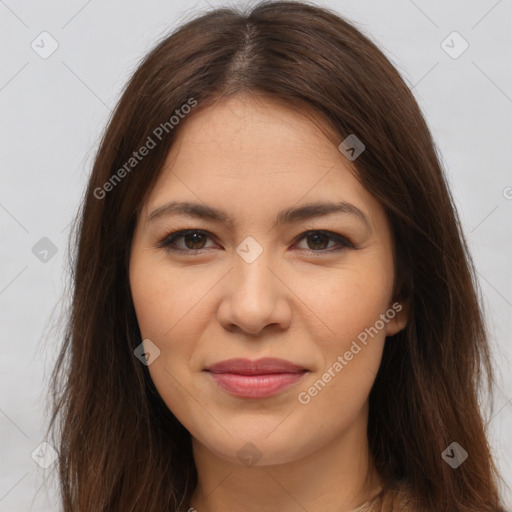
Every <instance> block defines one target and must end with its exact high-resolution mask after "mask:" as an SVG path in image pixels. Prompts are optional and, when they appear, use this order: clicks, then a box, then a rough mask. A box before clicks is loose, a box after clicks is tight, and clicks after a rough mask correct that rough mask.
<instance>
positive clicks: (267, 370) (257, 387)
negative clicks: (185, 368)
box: [204, 358, 310, 398]
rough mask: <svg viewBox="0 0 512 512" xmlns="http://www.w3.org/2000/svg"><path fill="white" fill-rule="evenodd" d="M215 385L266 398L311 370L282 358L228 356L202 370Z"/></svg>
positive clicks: (233, 393)
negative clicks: (238, 357)
mask: <svg viewBox="0 0 512 512" xmlns="http://www.w3.org/2000/svg"><path fill="white" fill-rule="evenodd" d="M204 371H205V372H207V373H208V374H209V375H210V376H211V378H212V379H213V380H214V381H215V382H216V383H217V384H218V386H219V387H220V388H221V389H222V390H224V391H226V392H228V393H230V394H231V395H235V396H238V397H241V398H265V397H269V396H272V395H275V394H277V393H280V392H282V391H284V390H285V389H287V388H289V387H290V386H293V385H294V384H296V383H297V382H299V381H300V380H301V379H302V378H303V377H304V375H305V374H306V373H309V371H310V370H308V369H307V368H304V367H303V366H301V365H298V364H295V363H292V362H290V361H287V360H285V359H276V358H262V359H257V360H254V361H251V360H250V359H228V360H226V361H221V362H219V363H215V364H213V365H211V366H209V367H208V368H205V369H204Z"/></svg>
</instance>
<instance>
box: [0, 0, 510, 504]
mask: <svg viewBox="0 0 512 512" xmlns="http://www.w3.org/2000/svg"><path fill="white" fill-rule="evenodd" d="M242 4H244V5H245V2H241V1H236V2H235V1H233V2H232V3H231V5H242ZM318 4H319V5H323V6H327V7H331V8H334V9H335V10H336V11H337V12H339V13H340V14H341V15H343V16H345V17H346V18H347V19H348V20H350V21H352V22H354V23H355V24H356V26H357V27H358V28H359V29H360V30H361V31H363V32H364V33H365V34H366V35H368V36H369V37H370V38H371V39H372V40H373V41H375V42H376V43H377V44H378V46H379V47H380V48H381V49H382V50H383V51H384V53H385V54H386V55H387V56H388V58H389V59H390V60H391V61H392V62H393V64H394V65H395V66H396V67H397V68H398V70H399V71H400V73H401V74H402V76H403V77H404V79H405V80H406V82H407V83H408V84H409V86H410V87H411V88H412V89H413V92H414V94H415V96H416V98H417V100H418V102H419V104H420V106H421V109H422V111H423V113H424V115H425V117H426V120H427V123H428V125H429V127H430V129H431V131H432V134H433V137H434V140H435V142H436V144H437V147H438V149H439V153H440V155H441V159H442V163H443V166H444V168H445V170H446V173H447V176H448V181H449V185H450V187H451V190H452V193H453V196H454V199H455V202H456V206H457V208H458V211H459V214H460V216H461V219H462V221H463V226H464V230H465V233H466V236H467V240H468V242H469V244H470V248H471V251H472V254H473V258H474V261H475V264H476V267H477V269H478V279H479V283H480V286H481V290H482V294H483V301H484V307H485V312H486V314H487V318H488V323H489V328H490V334H491V336H490V337H491V342H492V350H493V356H494V358H495V360H496V365H497V369H498V373H497V376H498V390H497V394H496V397H495V403H494V412H493V414H492V416H491V417H490V418H488V420H489V421H488V431H489V438H490V441H491V444H492V449H493V452H494V454H495V457H496V460H497V463H498V466H499V469H500V470H501V472H502V475H503V477H504V479H505V481H506V482H507V484H508V485H509V486H510V487H511V488H512V485H511V484H512V462H511V458H512V436H511V432H512V347H511V343H510V332H511V328H512V323H511V318H512V289H511V288H512V287H511V282H512V279H511V277H512V276H511V266H510V262H511V261H512V229H511V222H510V221H511V218H512V172H511V159H510V150H511V145H512V139H511V136H512V69H511V65H510V62H511V61H510V52H511V50H512V0H498V1H496V0H480V1H474V0H473V1H467V0H465V1H462V0H457V1H453V0H452V1H451V2H444V1H441V0H434V1H432V0H431V1H428V2H427V1H426V0H414V1H413V0H393V1H388V2H382V1H378V0H359V1H356V0H353V1H348V0H347V1H344V0H339V1H335V0H331V1H325V2H323V3H320V2H318ZM209 5H212V6H219V5H226V4H225V3H221V2H216V1H214V0H210V3H209V4H208V3H207V2H206V1H199V0H197V1H196V2H195V3H192V2H178V1H158V0H147V1H138V2H136V1H133V0H131V1H128V0H123V1H121V0H112V1H109V2H100V1H99V0H89V1H87V0H71V1H67V2H57V1H41V2H21V1H17V0H5V1H4V0H0V38H1V45H0V52H1V59H2V60H1V63H2V64H1V68H0V102H1V116H0V141H1V160H0V165H1V187H0V227H1V231H0V233H1V245H0V247H1V252H0V257H1V260H0V312H1V329H2V344H1V358H0V389H1V395H0V429H1V430H0V433H1V435H0V449H1V455H0V460H1V466H0V510H2V511H4V512H14V511H15V512H21V511H29V510H35V511H41V512H45V511H50V510H52V511H55V510H58V509H59V501H58V495H57V494H56V490H55V487H52V486H51V485H50V486H48V487H43V486H42V482H43V476H44V473H45V472H51V471H52V470H53V469H55V467H56V464H54V465H53V466H50V467H49V468H48V469H46V470H45V469H43V468H42V467H40V466H39V465H38V464H36V462H35V460H34V458H33V457H32V456H31V454H33V453H34V450H37V449H38V447H39V446H40V444H41V443H42V442H43V441H44V437H43V436H44V432H45V427H46V423H45V422H46V421H47V412H46V386H47V380H48V376H49V372H50V370H51V366H52V363H53V362H54V358H55V356H56V354H57V348H58V346H59V343H60V340H59V339H58V337H57V336H56V335H54V336H53V337H52V336H51V331H50V330H49V329H50V327H51V325H52V323H53V322H55V315H54V317H53V318H52V316H51V314H52V311H53V310H54V307H55V306H56V304H57V303H58V301H59V299H60V297H61V294H62V291H63V286H64V283H65V279H66V275H67V274H66V272H67V271H66V252H67V247H66V246H67V243H68V234H69V229H70V222H71V220H72V218H73V216H74V214H75V212H76V210H77V208H78V205H79V202H80V199H81V196H82V193H83V190H84V188H85V185H86V182H87V179H88V176H89V173H90V171H91V166H92V161H93V157H94V154H95V151H96V149H97V144H98V141H99V138H100V136H101V134H102V132H103V129H104V127H105V124H106V122H107V120H108V117H109V115H110V113H111V110H112V109H113V108H114V106H115V104H116V102H117V100H118V99H119V96H120V94H121V92H122V90H123V88H124V86H125V84H126V81H127V80H128V78H129V76H130V75H131V73H132V72H133V71H134V69H135V68H136V66H137V64H138V62H139V61H140V59H141V58H142V56H143V55H144V54H145V53H146V52H147V51H148V50H150V49H151V48H152V47H153V46H154V44H155V43H156V42H157V41H159V40H160V39H161V38H162V37H163V36H164V35H165V34H167V33H169V32H170V31H171V30H172V29H173V28H175V27H176V26H177V25H178V24H180V23H182V22H183V21H185V20H187V19H189V18H190V17H191V16H193V15H194V13H199V12H201V11H203V10H205V9H207V8H209ZM43 32H46V33H47V34H43V35H41V33H43ZM453 32H457V34H453ZM443 41H444V42H443ZM56 45H58V46H56ZM466 45H467V48H466ZM54 47H56V49H55V51H53V53H52V54H51V55H49V56H48V55H46V54H45V52H46V53H49V52H51V50H53V49H54ZM464 49H465V50H464ZM463 50H464V51H463ZM43 57H46V58H43ZM55 251H56V252H55ZM468 451H469V456H471V450H470V447H469V450H468ZM504 493H505V496H506V500H507V501H506V503H507V506H508V507H510V508H511V509H512V497H511V494H510V490H506V489H504Z"/></svg>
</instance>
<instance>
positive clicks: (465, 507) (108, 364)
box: [50, 2, 504, 512]
mask: <svg viewBox="0 0 512 512" xmlns="http://www.w3.org/2000/svg"><path fill="white" fill-rule="evenodd" d="M76 244H77V253H76V264H75V268H74V297H73V307H72V314H71V318H70V320H69V324H68V329H67V333H66V337H65V343H64V346H63V347H62V351H61V353H60V356H59V359H58V362H57V365H56V367H55V369H54V375H53V381H52V384H53V415H52V420H51V424H50V429H52V428H54V431H55V436H56V438H57V440H56V441H55V443H56V444H57V445H58V446H59V448H60V458H59V469H60V473H59V475H60V481H61V492H62V501H63V510H64V511H72V510H73V511H74V510H88V511H89V510H91V511H92V510H116V511H119V510H130V511H137V510H141V511H145V512H149V511H162V510H168V511H171V510H172V511H174V510H197V511H199V512H218V511H220V510H226V509H228V507H229V508H230V509H232V510H240V509H242V508H243V509H244V510H255V511H256V510H258V511H261V510H280V511H292V510H293V511H295V510H308V511H309V512H316V511H326V510H329V511H340V512H341V511H344V512H347V511H355V510H358V511H363V510H372V511H398V510H399V511H409V510H410V511H434V510H435V511H436V512H441V511H447V512H448V511H450V512H458V511H460V512H462V511H468V512H469V511H475V510H478V511H502V512H503V510H504V509H503V507H502V505H501V504H500V499H499V495H498V489H497V472H496V468H495V465H494V462H493V460H492V457H491V454H490V451H489V447H488V443H487V440H486V436H485V431H484V422H483V419H482V416H481V412H480V410H479V406H478V401H477V395H478V390H479V389H480V380H481V377H482V375H483V373H485V374H486V375H487V380H486V381H484V382H487V384H488V385H489V387H490V389H491V390H492V368H491V363H490V355H489V348H488V343H487V337H486V332H485V329H484V323H483V318H482V314H481V310H480V306H479V303H478V299H477V292H476V285H475V280H474V269H473V265H472V261H471V257H470V255H469V254H468V250H467V246H466V243H465V240H464V236H463V233H462V231H461V228H460V223H459V219H458V217H457V214H456V210H455V207H454V206H453V202H452V199H451V196H450V193H449V190H448V188H447V185H446V181H445V177H444V175H443V171H442V169H441V167H440V164H439V161H438V158H437V155H436V150H435V147H434V144H433V142H432V139H431V136H430V133H429V130H428V128H427V126H426V124H425V121H424V119H423V117H422V115H421V112H420V109H419V108H418V105H417V103H416V101H415V100H414V97H413V96H412V94H411V92H410V91H409V89H408V88H407V86H406V85H405V84H404V82H403V80H402V79H401V77H400V76H399V74H398V72H397V71H396V70H395V69H394V68H393V66H392V65H391V64H390V62H389V61H388V60H387V59H386V58H385V57H384V55H383V54H382V52H381V51H380V50H379V49H378V48H377V47H376V46H375V45H374V44H373V43H372V42H370V41H369V40H368V39H367V38H366V37H365V36H363V35H362V34H361V33H360V32H359V31H357V30H356V29H355V28H354V27H353V26H351V25H350V24H349V23H347V22H346V21H344V20H343V19H341V18H340V17H339V16H337V15H336V14H334V13H333V12H330V11H328V10H326V9H321V8H318V7H314V6H312V5H309V4H306V3H299V2H276V3H262V4H260V5H258V6H256V7H255V8H254V9H253V10H252V11H251V12H250V13H248V14H243V13H239V12H236V11H234V10H231V9H219V10H215V11H212V12H209V13H207V14H205V15H202V16H200V17H198V18H197V19H195V20H192V21H190V22H188V23H187V24H185V25H184V26H182V27H180V28H179V29H178V30H177V31H176V32H175V33H173V34H172V35H171V36H169V37H167V38H166V39H164V40H163V41H162V42H161V43H160V44H158V46H157V47H156V48H155V49H154V50H152V51H151V52H150V54H149V55H148V56H147V57H146V58H145V59H144V61H143V62H142V64H141V65H140V66H139V68H138V69H137V71H136V72H135V74H134V76H133V77H132V79H131V80H130V82H129V84H128V86H127V88H126V90H125V92H124V94H123V96H122V98H121V99H120V101H119V104H118V105H117V108H116V110H115V112H114V114H113V116H112V119H111V121H110V123H109V126H108V128H107V130H106V133H105V135H104V137H103V141H102V143H101V145H100V148H99V151H98V154H97V156H96V160H95V163H94V167H93V171H92V175H91V177H90V181H89V185H88V188H87V192H86V197H85V200H84V204H83V211H82V212H81V216H80V223H79V225H78V229H77V235H76ZM58 417H60V418H61V419H60V422H59V423H58V422H57V418H58ZM57 425H58V426H59V428H56V427H57Z"/></svg>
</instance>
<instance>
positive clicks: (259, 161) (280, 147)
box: [146, 97, 379, 217]
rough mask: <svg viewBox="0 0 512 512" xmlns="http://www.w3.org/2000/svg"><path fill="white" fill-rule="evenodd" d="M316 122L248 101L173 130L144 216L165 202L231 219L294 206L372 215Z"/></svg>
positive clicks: (371, 202) (367, 198)
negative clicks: (351, 206) (327, 205)
mask: <svg viewBox="0 0 512 512" xmlns="http://www.w3.org/2000/svg"><path fill="white" fill-rule="evenodd" d="M315 121H316V119H314V118H313V119H312V118H311V117H310V116H308V115H307V114H305V113H302V112H297V111H294V110H292V109H290V108H288V107H287V106H285V105H283V104H280V103H277V102H275V101H272V100H268V99H264V98H252V97H234V98H231V99H229V100H226V101H223V102H222V103H217V104H215V105H214V106H211V107H207V108H205V109H203V110H199V111H197V112H194V114H193V115H191V116H190V117H189V118H187V119H185V120H184V124H183V126H181V127H180V131H179V132H178V134H177V138H176V140H175V142H174V144H173V146H172V148H171V150H170V151H169V154H168V156H167V158H166V161H165V164H164V166H163V169H162V171H161V173H160V176H159V178H158V180H157V183H156V185H155V187H154V189H153V191H152V193H151V195H150V197H149V199H148V201H147V204H146V214H147V213H148V212H151V211H153V210H154V209H155V208H158V207H160V206H162V204H164V203H165V202H168V201H170V200H172V199H173V200H182V201H189V200H193V201H194V202H198V201H199V202H204V203H207V204H215V205H217V206H218V207H221V208H223V209H229V206H232V207H233V212H234V213H233V215H235V216H236V210H237V209H238V212H240V211H241V208H243V210H244V212H245V213H246V214H247V213H249V214H251V215H258V214H261V213H263V212H267V211H269V213H271V211H278V210H279V211H280V210H282V208H283V207H286V206H291V205H294V204H297V203H299V202H301V201H302V202H308V203H309V202H317V201H333V202H335V201H338V202H339V201H349V202H351V203H355V204H356V206H358V207H360V208H361V209H363V210H366V211H369V210H372V209H375V208H379V205H378V203H377V201H376V200H375V199H374V198H373V197H372V196H371V195H370V194H369V193H368V192H367V191H366V189H364V187H363V186H362V185H361V184H360V183H359V181H358V180H357V179H356V177H355V175H354V173H353V169H352V163H351V162H349V161H348V160H347V159H346V158H345V157H344V156H343V155H342V154H341V153H340V151H339V149H338V147H337V145H336V144H335V143H334V142H333V140H332V137H329V135H330V134H329V133H327V134H326V130H325V129H322V128H323V127H322V126H319V125H318V123H315ZM327 131H328V128H327ZM371 216H372V213H371V212H370V214H369V217H371Z"/></svg>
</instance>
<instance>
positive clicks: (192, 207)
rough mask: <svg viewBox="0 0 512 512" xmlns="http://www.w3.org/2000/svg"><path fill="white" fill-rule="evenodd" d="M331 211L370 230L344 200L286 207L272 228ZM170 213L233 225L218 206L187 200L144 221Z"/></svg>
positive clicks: (167, 206)
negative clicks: (361, 223)
mask: <svg viewBox="0 0 512 512" xmlns="http://www.w3.org/2000/svg"><path fill="white" fill-rule="evenodd" d="M333 213H344V214H349V215H352V216H354V217H356V218H358V219H359V220H361V221H362V222H363V224H365V226H366V227H367V228H368V230H369V231H372V229H371V226H370V222H369V221H368V219H367V217H366V215H365V214H364V213H363V212H362V211H361V210H360V209H359V208H358V207H357V206H355V205H353V204H351V203H347V202H345V201H340V202H338V203H326V202H316V203H310V204H306V205H303V206H298V207H291V208H286V209H285V210H282V211H281V212H279V214H278V215H277V217H276V220H275V222H274V225H273V227H272V229H274V228H276V227H277V226H282V225H284V224H292V223H294V222H298V221H301V220H308V219H312V218H316V217H323V216H325V215H330V214H333ZM171 215H186V216H187V217H192V218H197V219H205V220H211V221H215V222H221V223H222V224H225V225H226V226H228V227H233V225H234V222H233V220H232V219H231V218H230V217H229V215H228V214H227V213H226V212H224V211H222V210H219V209H218V208H214V207H213V206H208V205H205V204H200V203H192V202H188V201H171V202H169V203H166V204H164V205H162V206H159V207H158V208H156V209H155V210H153V211H152V212H151V213H150V214H149V215H148V217H147V219H146V223H149V222H152V221H155V220H156V219H159V218H162V217H164V216H171Z"/></svg>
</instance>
